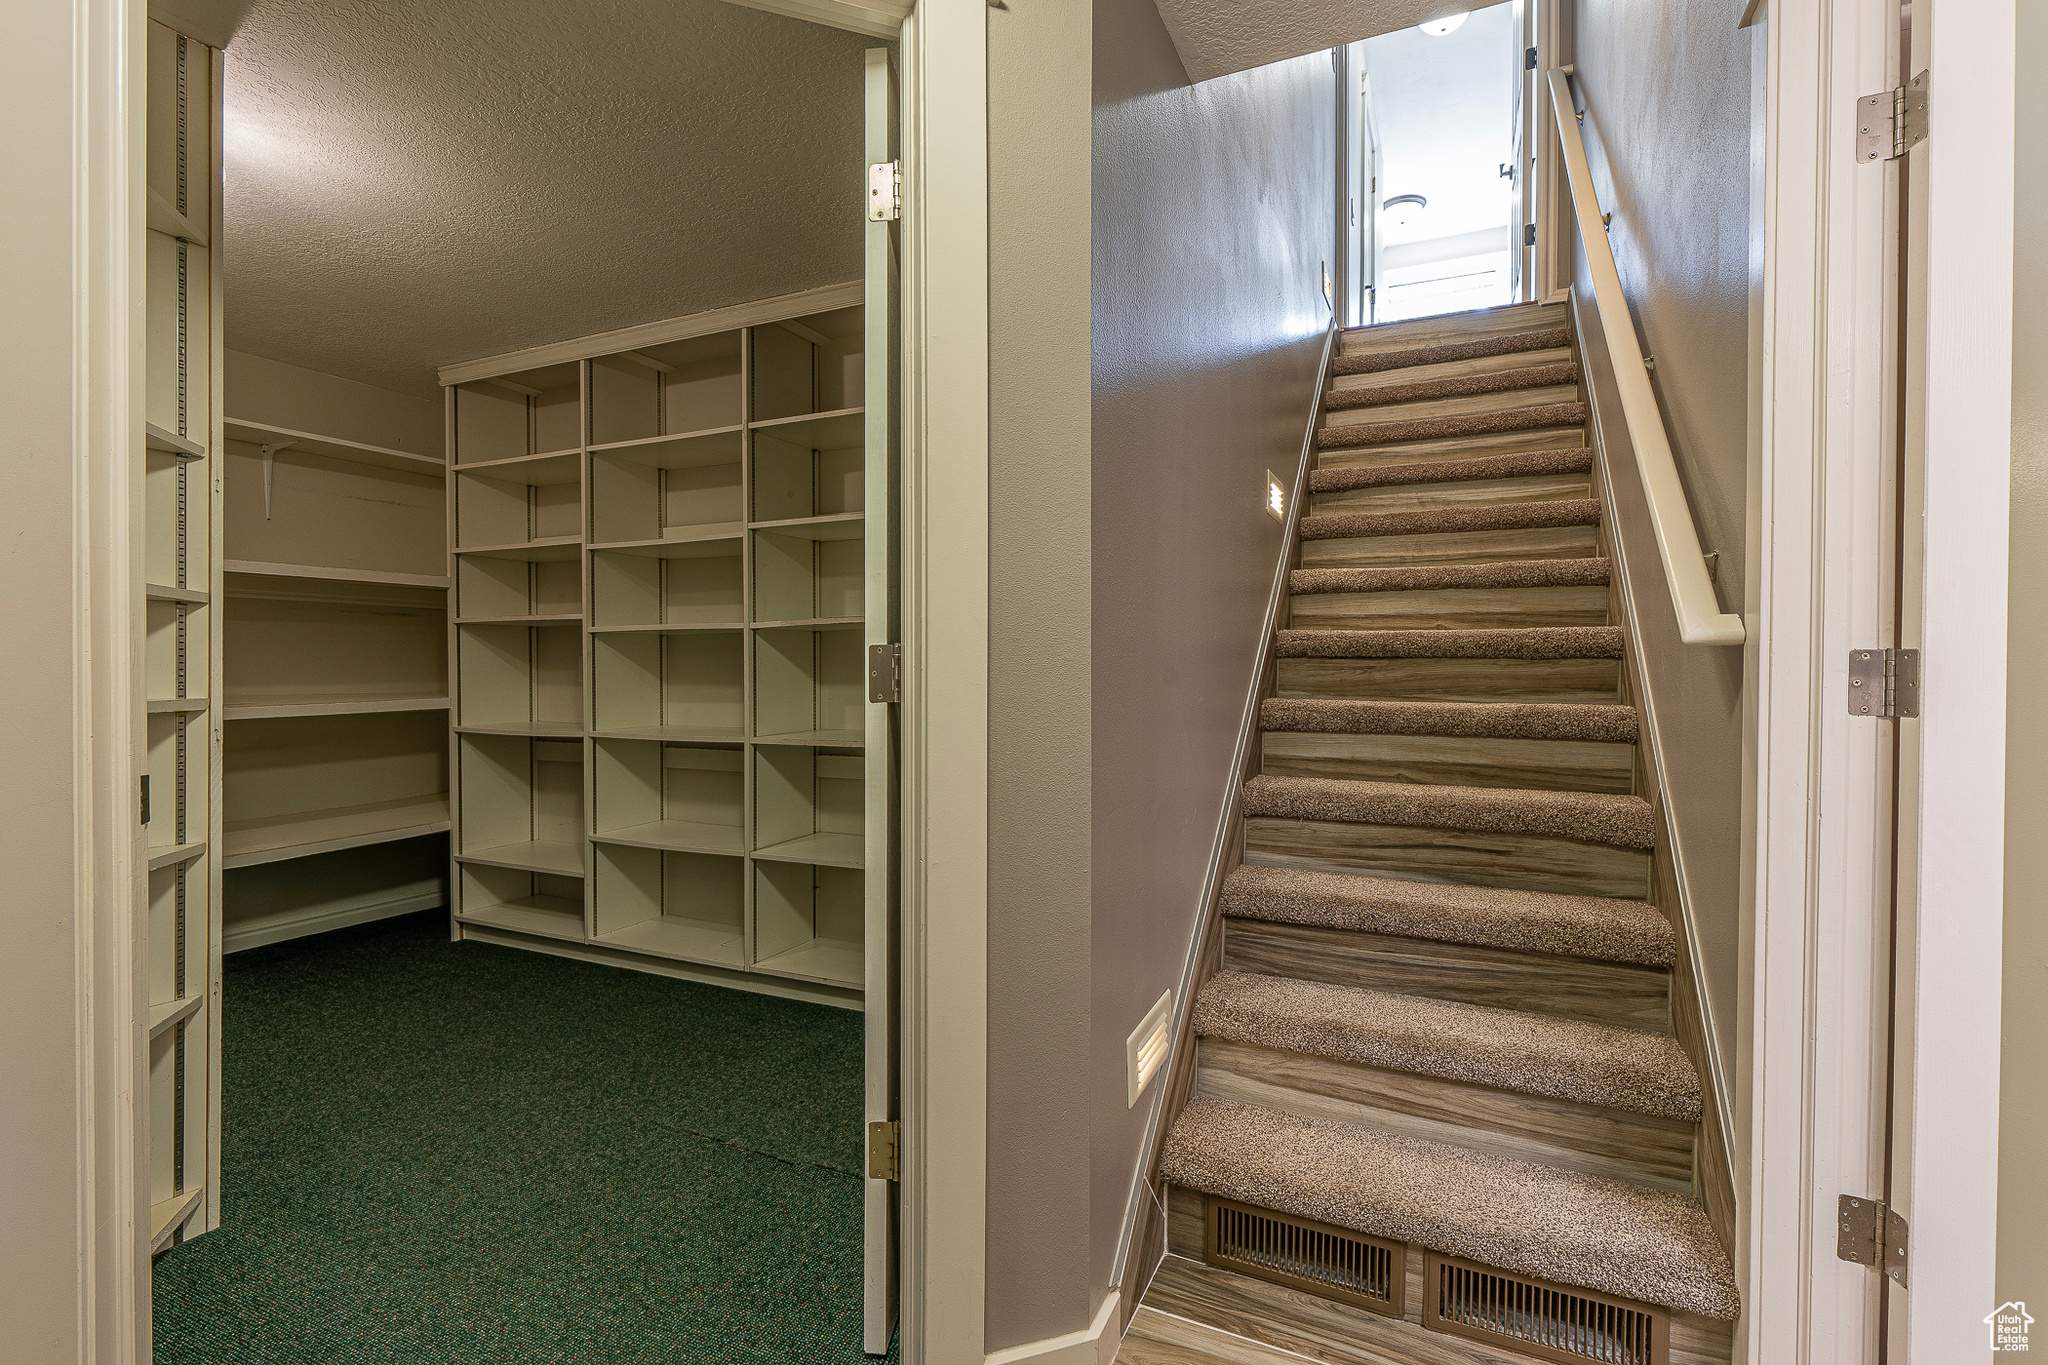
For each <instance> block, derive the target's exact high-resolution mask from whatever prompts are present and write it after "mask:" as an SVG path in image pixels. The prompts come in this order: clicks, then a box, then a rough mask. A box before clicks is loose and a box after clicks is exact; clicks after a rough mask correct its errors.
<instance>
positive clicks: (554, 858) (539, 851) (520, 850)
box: [455, 840, 583, 914]
mask: <svg viewBox="0 0 2048 1365" xmlns="http://www.w3.org/2000/svg"><path fill="white" fill-rule="evenodd" d="M455 861H456V862H458V863H482V864H484V865H485V866H486V867H510V868H515V869H517V870H519V871H521V872H549V873H553V874H554V875H555V876H558V877H580V876H582V875H583V844H582V843H581V841H578V842H576V843H573V844H558V843H552V842H547V841H541V840H529V841H525V842H522V843H516V844H499V845H497V846H496V847H495V848H479V849H471V850H470V851H468V852H466V853H458V854H456V855H455ZM578 913H579V914H580V913H581V912H580V911H579V912H578Z"/></svg>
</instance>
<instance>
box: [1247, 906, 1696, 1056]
mask: <svg viewBox="0 0 2048 1365" xmlns="http://www.w3.org/2000/svg"><path fill="white" fill-rule="evenodd" d="M1223 970H1225V971H1243V972H1262V973H1264V974H1266V975H1268V976H1285V977H1293V978H1295V979H1297V980H1302V981H1326V982H1328V983H1330V984H1331V985H1333V986H1356V987H1360V988H1362V989H1365V990H1378V991H1399V992H1400V993H1402V994H1403V995H1419V996H1423V997H1426V998H1428V999H1432V1000H1457V1001H1462V1002H1464V1003H1466V1004H1470V1005H1485V1006H1487V1007H1489V1008H1491V1009H1506V1010H1520V1011H1522V1012H1524V1013H1528V1014H1542V1015H1549V1016H1551V1017H1553V1018H1558V1019H1569V1020H1573V1021H1574V1022H1578V1023H1586V1024H1609V1025H1612V1026H1613V1027H1615V1028H1630V1029H1639V1030H1641V1031H1643V1032H1645V1033H1669V1032H1671V973H1670V972H1669V971H1668V970H1667V969H1665V968H1662V967H1638V966H1634V965H1632V964H1629V963H1625V962H1595V961H1592V960H1590V959H1586V958H1576V957H1560V956H1558V955H1556V954H1552V953H1525V952H1517V951H1515V950H1513V949H1510V948H1489V947H1484V946H1481V945H1478V944H1470V943H1445V942H1441V941H1439V940H1436V939H1426V938H1405V937H1401V936H1399V935H1394V934H1369V933H1362V932H1360V931H1358V930H1355V929H1329V928H1323V927H1321V926H1319V925H1311V924H1276V923H1273V922H1270V921H1266V920H1254V919H1234V918H1233V919H1226V920H1225V921H1224V923H1223Z"/></svg>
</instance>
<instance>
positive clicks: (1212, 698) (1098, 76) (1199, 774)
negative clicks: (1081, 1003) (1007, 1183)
mask: <svg viewBox="0 0 2048 1365" xmlns="http://www.w3.org/2000/svg"><path fill="white" fill-rule="evenodd" d="M1335 81H1336V77H1335V74H1334V72H1333V70H1332V68H1331V64H1330V60H1329V58H1328V56H1327V55H1324V54H1318V55H1315V56H1310V57H1300V58H1296V59H1294V60H1292V61H1288V62H1283V63H1279V64H1277V65H1273V66H1266V67H1260V68H1257V69H1255V70H1251V71H1245V72H1241V73H1239V74H1237V75H1233V76H1226V77H1222V78H1219V79H1217V80H1213V81H1205V82H1203V83H1202V84H1200V85H1197V86H1190V85H1189V84H1188V83H1187V77H1186V75H1185V73H1184V72H1183V71H1182V69H1181V65H1180V61H1179V59H1178V58H1177V57H1176V56H1175V55H1174V49H1173V44H1172V42H1171V41H1170V40H1169V39H1168V37H1167V35H1166V30H1165V27H1164V26H1163V25H1162V23H1161V22H1160V19H1159V15H1158V12H1157V10H1156V9H1155V7H1154V6H1153V4H1152V0H1097V3H1096V5H1095V175H1094V184H1095V191H1094V194H1095V211H1094V282H1095V303H1094V352H1095V354H1094V379H1095V383H1094V391H1095V411H1094V444H1095V459H1094V499H1093V501H1094V544H1093V551H1092V558H1093V564H1094V584H1093V648H1094V660H1095V672H1094V703H1093V710H1094V721H1093V728H1094V733H1095V745H1094V754H1093V762H1092V778H1093V788H1094V865H1095V877H1094V887H1093V895H1094V945H1093V955H1094V992H1093V995H1094V999H1093V1015H1094V1042H1093V1058H1094V1061H1093V1068H1092V1078H1091V1080H1092V1084H1091V1088H1090V1092H1089V1095H1090V1099H1089V1107H1090V1115H1091V1117H1090V1124H1091V1139H1090V1141H1091V1144H1092V1146H1093V1148H1094V1150H1095V1158H1094V1161H1093V1188H1092V1192H1091V1200H1092V1202H1093V1204H1094V1206H1095V1213H1094V1217H1093V1219H1092V1222H1093V1229H1092V1232H1091V1237H1090V1243H1089V1256H1090V1261H1091V1265H1092V1270H1091V1277H1092V1280H1093V1282H1094V1283H1097V1284H1101V1283H1104V1282H1106V1277H1107V1275H1108V1273H1109V1268H1110V1261H1111V1260H1112V1259H1113V1257H1114V1256H1115V1252H1116V1241H1117V1236H1118V1233H1119V1232H1120V1230H1121V1225H1122V1218H1123V1212H1124V1202H1125V1199H1126V1197H1127V1195H1128V1192H1129V1189H1130V1182H1131V1177H1132V1175H1133V1173H1134V1172H1135V1171H1136V1169H1137V1164H1138V1162H1139V1160H1140V1158H1141V1153H1140V1150H1139V1149H1140V1145H1141V1143H1142V1139H1143V1135H1144V1125H1145V1119H1146V1115H1147V1111H1148V1107H1149V1104H1150V1102H1151V1100H1152V1099H1153V1096H1152V1095H1151V1094H1149V1093H1148V1094H1147V1095H1146V1096H1144V1097H1143V1098H1142V1099H1141V1100H1140V1102H1139V1104H1138V1106H1137V1107H1136V1108H1135V1109H1133V1108H1128V1107H1126V1093H1125V1073H1124V1065H1125V1064H1124V1042H1125V1039H1126V1038H1127V1037H1128V1036H1129V1034H1130V1032H1131V1030H1132V1029H1133V1028H1135V1027H1136V1026H1137V1024H1138V1022H1139V1020H1140V1018H1142V1016H1143V1015H1144V1013H1145V1011H1146V1010H1147V1009H1148V1008H1149V1007H1150V1006H1151V1005H1152V1003H1153V1002H1154V1001H1155V1000H1157V999H1158V998H1159V996H1160V994H1161V993H1162V992H1163V991H1166V990H1169V989H1171V988H1172V987H1173V986H1174V985H1176V984H1177V982H1178V980H1179V975H1180V969H1181V963H1182V961H1183V959H1184V957H1185V955H1186V951H1187V945H1188V938H1189V935H1190V933H1191V931H1192V930H1193V927H1194V924H1195V919H1196V916H1197V914H1198V912H1199V911H1200V909H1201V905H1200V901H1201V893H1202V879H1203V873H1204V871H1205V869H1206V866H1207V862H1208V858H1209V853H1210V849H1211V847H1212V845H1213V844H1214V842H1215V838H1216V826H1217V820H1218V817H1219V815H1220V813H1221V811H1222V806H1223V800H1224V795H1225V789H1226V779H1227V777H1228V773H1229V764H1230V757H1231V749H1232V745H1233V742H1234V740H1235V737H1236V733H1237V729H1238V726H1239V724H1240V722H1241V720H1242V718H1243V714H1244V704H1245V695H1246V692H1247V690H1248V688H1249V687H1250V684H1251V681H1252V672H1253V666H1254V662H1255V656H1256V653H1257V651H1258V648H1259V645H1260V639H1259V632H1260V627H1261V625H1262V623H1263V620H1264V613H1265V606H1266V600H1267V595H1268V593H1269V592H1270V590H1271V587H1272V581H1273V573H1274V569H1275V566H1276V561H1277V557H1278V553H1279V547H1280V528H1279V524H1278V523H1277V522H1275V521H1273V520H1272V519H1271V518H1270V517H1268V516H1267V515H1266V514H1265V512H1264V510H1263V508H1262V505H1261V497H1262V494H1263V491H1264V484H1265V472H1266V470H1268V469H1272V470H1274V471H1276V472H1279V473H1281V474H1282V475H1283V477H1285V476H1288V475H1291V472H1292V471H1293V469H1294V467H1295V465H1296V463H1297V462H1298V460H1299V457H1300V447H1301V436H1302V430H1303V425H1304V423H1305V422H1306V421H1307V418H1308V414H1309V410H1310V405H1311V404H1312V402H1313V401H1314V386H1315V369H1316V365H1317V362H1318V361H1319V359H1320V357H1321V353H1322V337H1323V333H1324V331H1325V329H1326V328H1327V327H1328V324H1329V310H1328V308H1327V307H1326V305H1325V304H1324V302H1323V297H1322V286H1321V276H1320V271H1321V268H1322V263H1323V262H1324V261H1325V260H1326V259H1329V260H1331V261H1332V262H1333V264H1334V256H1333V248H1334V242H1333V240H1332V235H1333V233H1332V225H1333V222H1334V212H1335V208H1334V206H1335V203H1336V194H1337V186H1336V169H1335V162H1336V150H1335V148H1336V142H1335V138H1336V118H1335V105H1336V84H1335Z"/></svg>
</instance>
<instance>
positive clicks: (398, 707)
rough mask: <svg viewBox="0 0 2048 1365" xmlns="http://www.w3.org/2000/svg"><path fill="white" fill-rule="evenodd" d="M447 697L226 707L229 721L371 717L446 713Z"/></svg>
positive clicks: (271, 700) (276, 699) (279, 699)
mask: <svg viewBox="0 0 2048 1365" xmlns="http://www.w3.org/2000/svg"><path fill="white" fill-rule="evenodd" d="M447 709H448V698H446V697H419V696H412V697H315V696H300V697H286V696H273V697H268V698H266V699H264V700H262V701H244V702H237V703H234V704H232V705H229V706H226V707H223V708H222V710H221V714H222V716H224V717H225V718H226V719H228V720H276V719H279V718H282V717H289V716H372V715H381V714H383V713H385V712H389V711H445V710H447Z"/></svg>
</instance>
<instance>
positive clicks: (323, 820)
mask: <svg viewBox="0 0 2048 1365" xmlns="http://www.w3.org/2000/svg"><path fill="white" fill-rule="evenodd" d="M447 828H448V798H447V797H446V796H441V795H436V796H427V797H420V798H416V799H414V800H409V801H372V802H369V803H367V804H365V805H360V806H335V807H332V808H331V809H327V810H310V811H298V812H295V813H293V814H290V815H265V816H259V817H257V818H254V819H249V820H234V821H230V822H229V823H228V824H227V825H226V826H224V827H223V829H222V831H221V866H222V867H224V868H233V867H253V866H255V865H257V864H259V863H278V862H285V861H287V860H289V859H292V858H308V857H311V856H312V855H314V854H316V853H333V852H336V851H338V850H340V849H344V848H363V847H366V846H368V845H370V844H388V843H392V842H394V841H396V840H399V839H415V838H418V837H420V836H421V835H425V834H439V833H441V832H442V831H443V830H445V829H447Z"/></svg>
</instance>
